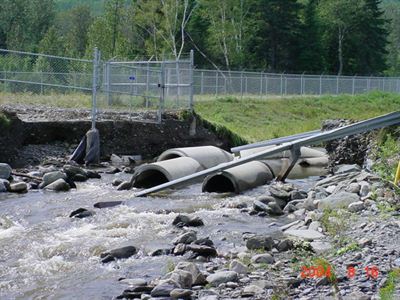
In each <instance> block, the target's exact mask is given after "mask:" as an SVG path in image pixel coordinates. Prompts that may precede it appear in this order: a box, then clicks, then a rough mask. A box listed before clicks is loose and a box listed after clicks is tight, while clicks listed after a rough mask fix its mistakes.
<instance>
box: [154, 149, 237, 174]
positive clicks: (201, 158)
mask: <svg viewBox="0 0 400 300" xmlns="http://www.w3.org/2000/svg"><path fill="white" fill-rule="evenodd" d="M177 157H191V158H193V159H195V160H197V161H198V162H199V164H200V165H201V166H202V167H203V168H204V169H208V168H211V167H214V166H216V165H219V164H221V163H225V162H230V161H232V160H233V155H232V154H230V153H229V152H226V151H224V150H222V149H220V148H218V147H214V146H201V147H185V148H174V149H169V150H167V151H164V152H163V153H161V155H160V156H159V157H158V159H157V161H165V160H169V159H173V158H177Z"/></svg>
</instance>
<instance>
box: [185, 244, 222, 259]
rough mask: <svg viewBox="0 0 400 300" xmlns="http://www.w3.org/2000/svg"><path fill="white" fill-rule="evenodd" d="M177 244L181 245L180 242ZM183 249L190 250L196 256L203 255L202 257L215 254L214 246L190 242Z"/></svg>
mask: <svg viewBox="0 0 400 300" xmlns="http://www.w3.org/2000/svg"><path fill="white" fill-rule="evenodd" d="M178 245H182V244H178ZM185 250H186V251H192V252H193V253H195V254H196V255H197V256H204V257H209V256H217V250H216V249H215V248H214V247H208V246H203V245H195V244H190V245H186V248H185Z"/></svg>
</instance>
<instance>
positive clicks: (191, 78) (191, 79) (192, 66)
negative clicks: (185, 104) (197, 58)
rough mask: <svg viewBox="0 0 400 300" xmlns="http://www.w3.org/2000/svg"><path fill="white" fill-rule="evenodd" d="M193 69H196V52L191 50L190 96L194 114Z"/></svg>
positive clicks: (191, 108)
mask: <svg viewBox="0 0 400 300" xmlns="http://www.w3.org/2000/svg"><path fill="white" fill-rule="evenodd" d="M193 68H194V51H193V49H192V50H190V95H189V109H190V111H191V112H193V106H194V103H193V94H194V78H193Z"/></svg>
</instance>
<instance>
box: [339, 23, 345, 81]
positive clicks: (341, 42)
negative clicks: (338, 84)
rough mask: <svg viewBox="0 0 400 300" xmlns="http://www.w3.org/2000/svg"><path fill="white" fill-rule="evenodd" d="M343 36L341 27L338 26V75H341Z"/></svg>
mask: <svg viewBox="0 0 400 300" xmlns="http://www.w3.org/2000/svg"><path fill="white" fill-rule="evenodd" d="M343 37H344V32H343V29H342V28H340V27H339V36H338V39H339V45H338V58H339V71H338V76H340V75H342V73H343Z"/></svg>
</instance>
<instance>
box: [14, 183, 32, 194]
mask: <svg viewBox="0 0 400 300" xmlns="http://www.w3.org/2000/svg"><path fill="white" fill-rule="evenodd" d="M27 191H28V185H27V184H26V183H25V182H17V183H12V184H10V188H9V192H11V193H20V194H22V193H26V192H27Z"/></svg>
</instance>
